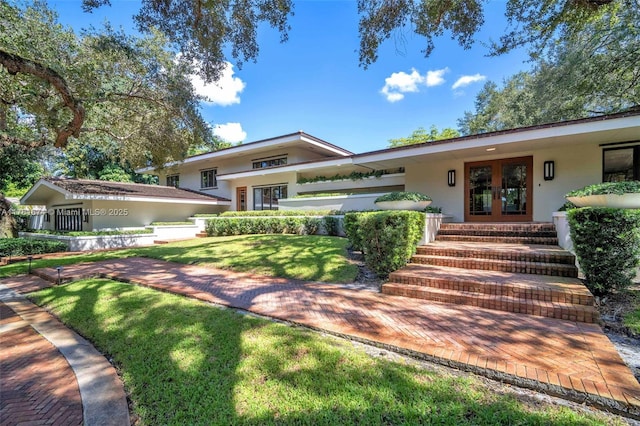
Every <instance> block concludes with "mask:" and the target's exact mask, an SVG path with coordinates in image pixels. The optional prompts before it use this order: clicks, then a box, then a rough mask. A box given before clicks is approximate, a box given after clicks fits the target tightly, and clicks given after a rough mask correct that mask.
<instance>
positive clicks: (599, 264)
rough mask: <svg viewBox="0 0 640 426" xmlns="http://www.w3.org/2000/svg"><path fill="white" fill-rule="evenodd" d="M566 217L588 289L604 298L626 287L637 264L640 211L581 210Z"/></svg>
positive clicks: (634, 273) (590, 208) (600, 208)
mask: <svg viewBox="0 0 640 426" xmlns="http://www.w3.org/2000/svg"><path fill="white" fill-rule="evenodd" d="M567 215H568V218H569V225H570V227H571V239H572V240H573V246H574V248H575V251H576V255H577V256H578V261H579V262H580V267H581V268H582V271H583V272H584V274H585V276H586V285H587V287H588V288H589V290H591V292H592V293H593V294H594V295H595V296H604V295H606V294H608V293H611V292H612V291H614V290H624V289H625V288H627V287H628V286H629V285H630V284H631V283H632V280H633V278H634V277H635V275H636V268H637V267H638V264H639V262H640V260H639V259H640V210H628V209H612V208H603V207H598V208H596V207H584V208H580V209H572V210H569V212H568V213H567Z"/></svg>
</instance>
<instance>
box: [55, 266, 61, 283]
mask: <svg viewBox="0 0 640 426" xmlns="http://www.w3.org/2000/svg"><path fill="white" fill-rule="evenodd" d="M62 269H63V268H62V266H58V267H56V271H58V285H60V282H61V281H60V273H61V272H62Z"/></svg>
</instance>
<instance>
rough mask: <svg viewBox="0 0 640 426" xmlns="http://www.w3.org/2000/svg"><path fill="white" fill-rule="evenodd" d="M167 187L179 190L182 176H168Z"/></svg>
mask: <svg viewBox="0 0 640 426" xmlns="http://www.w3.org/2000/svg"><path fill="white" fill-rule="evenodd" d="M167 186H174V187H176V188H178V187H179V186H180V175H170V176H167Z"/></svg>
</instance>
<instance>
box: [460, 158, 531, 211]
mask: <svg viewBox="0 0 640 426" xmlns="http://www.w3.org/2000/svg"><path fill="white" fill-rule="evenodd" d="M464 173H465V197H466V200H465V212H464V220H465V221H468V222H528V221H531V220H532V217H533V215H532V212H533V197H532V190H533V186H532V183H533V157H520V158H507V159H501V160H491V161H480V162H475V163H466V164H465V167H464Z"/></svg>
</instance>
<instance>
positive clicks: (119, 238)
mask: <svg viewBox="0 0 640 426" xmlns="http://www.w3.org/2000/svg"><path fill="white" fill-rule="evenodd" d="M19 235H20V237H23V238H32V239H37V240H50V241H62V242H64V243H65V244H67V246H68V247H69V251H90V250H104V249H114V248H124V247H135V246H147V245H152V244H153V241H154V240H155V239H157V238H158V237H157V236H156V235H155V234H133V235H130V234H128V235H95V236H83V237H70V236H67V235H46V234H36V233H32V232H20V233H19Z"/></svg>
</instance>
